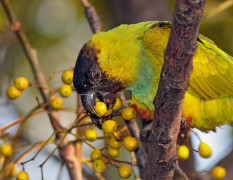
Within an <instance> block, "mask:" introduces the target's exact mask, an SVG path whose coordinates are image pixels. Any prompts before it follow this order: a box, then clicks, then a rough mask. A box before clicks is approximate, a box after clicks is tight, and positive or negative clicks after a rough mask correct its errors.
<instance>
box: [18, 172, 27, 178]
mask: <svg viewBox="0 0 233 180" xmlns="http://www.w3.org/2000/svg"><path fill="white" fill-rule="evenodd" d="M17 180H29V177H28V173H27V172H26V171H20V172H19V174H18V175H17Z"/></svg>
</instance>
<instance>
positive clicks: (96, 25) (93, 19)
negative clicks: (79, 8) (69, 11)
mask: <svg viewBox="0 0 233 180" xmlns="http://www.w3.org/2000/svg"><path fill="white" fill-rule="evenodd" d="M80 1H81V3H82V5H83V7H84V8H85V16H86V18H87V20H88V22H89V25H90V27H91V30H92V32H93V33H94V34H95V33H100V32H101V21H100V18H99V16H98V14H97V13H96V10H95V8H94V7H93V6H92V5H91V4H90V3H89V2H88V0H80Z"/></svg>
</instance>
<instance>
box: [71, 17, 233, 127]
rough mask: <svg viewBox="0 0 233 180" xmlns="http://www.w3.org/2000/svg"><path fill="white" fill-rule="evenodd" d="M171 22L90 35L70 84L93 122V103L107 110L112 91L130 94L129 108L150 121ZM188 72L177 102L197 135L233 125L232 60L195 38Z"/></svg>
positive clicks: (212, 44)
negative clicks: (182, 95) (185, 86)
mask: <svg viewBox="0 0 233 180" xmlns="http://www.w3.org/2000/svg"><path fill="white" fill-rule="evenodd" d="M170 29H171V24H169V23H168V22H158V21H150V22H142V23H138V24H132V25H120V26H119V27H117V28H115V29H113V30H110V31H107V32H101V33H99V34H95V35H93V36H92V38H91V39H90V40H89V41H88V42H87V43H86V44H85V45H84V46H83V47H82V49H81V51H80V53H79V55H78V58H77V61H76V65H75V69H74V78H73V82H74V86H75V88H76V90H77V92H78V93H79V94H81V100H82V103H83V105H84V107H85V108H86V110H87V111H88V112H89V113H90V114H91V117H93V119H94V121H95V123H97V124H98V123H99V122H97V121H98V120H97V119H98V117H97V115H96V113H95V111H94V106H95V99H96V97H99V98H100V99H102V101H104V102H105V103H106V104H107V105H108V107H110V106H112V104H114V101H115V98H116V93H117V92H118V91H121V90H124V89H126V90H130V91H131V93H132V101H131V104H132V105H134V107H135V108H136V109H137V111H138V112H139V114H141V115H142V116H144V118H145V119H149V118H152V115H153V110H154V105H153V99H154V97H155V95H156V91H157V88H158V83H159V78H160V73H161V69H162V65H163V61H164V50H165V48H166V46H167V42H168V37H169V33H170ZM197 44H198V47H197V50H196V54H195V55H194V57H193V70H192V73H191V77H190V82H189V86H188V89H187V92H186V94H185V98H184V101H183V104H182V108H183V116H184V117H185V118H186V119H187V124H188V125H189V126H190V127H196V128H198V129H200V130H202V131H209V130H214V129H215V127H216V126H221V125H223V124H233V58H232V57H231V56H230V55H228V54H226V53H225V52H223V51H222V50H221V49H219V48H218V47H217V46H216V45H215V44H214V42H213V41H211V40H210V39H208V38H206V37H205V36H203V35H201V34H199V36H198V38H197Z"/></svg>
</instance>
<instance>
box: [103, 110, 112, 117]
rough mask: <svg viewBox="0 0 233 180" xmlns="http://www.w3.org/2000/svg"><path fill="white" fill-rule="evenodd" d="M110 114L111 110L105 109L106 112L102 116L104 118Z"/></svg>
mask: <svg viewBox="0 0 233 180" xmlns="http://www.w3.org/2000/svg"><path fill="white" fill-rule="evenodd" d="M110 114H112V109H107V111H106V113H105V114H104V116H109V115H110Z"/></svg>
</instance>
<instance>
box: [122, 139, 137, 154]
mask: <svg viewBox="0 0 233 180" xmlns="http://www.w3.org/2000/svg"><path fill="white" fill-rule="evenodd" d="M124 146H125V148H126V149H127V150H128V151H135V150H136V149H138V146H139V142H138V140H137V139H136V138H134V137H131V136H128V137H125V138H124Z"/></svg>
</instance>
